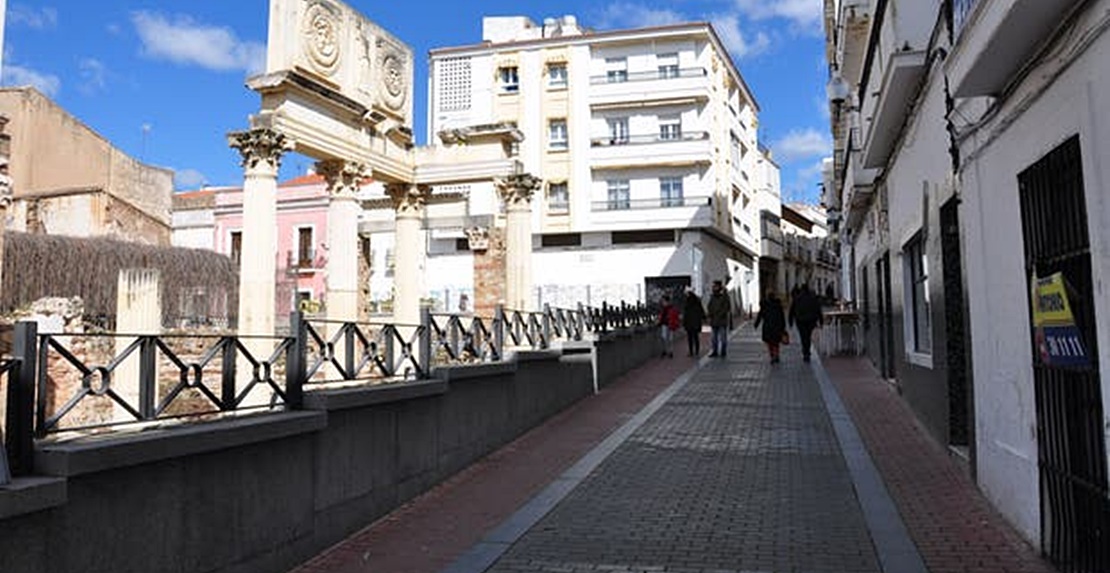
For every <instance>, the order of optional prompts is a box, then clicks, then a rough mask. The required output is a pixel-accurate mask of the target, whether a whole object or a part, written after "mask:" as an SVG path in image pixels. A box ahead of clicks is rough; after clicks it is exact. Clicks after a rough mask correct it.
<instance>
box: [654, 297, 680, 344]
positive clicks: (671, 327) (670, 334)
mask: <svg viewBox="0 0 1110 573" xmlns="http://www.w3.org/2000/svg"><path fill="white" fill-rule="evenodd" d="M680 324H681V322H680V321H679V318H678V309H677V308H675V307H674V305H673V304H671V296H670V295H666V294H665V295H663V308H662V309H660V310H659V337H660V338H661V339H662V341H663V353H662V355H661V356H660V358H674V333H675V331H677V330H678V327H679V325H680Z"/></svg>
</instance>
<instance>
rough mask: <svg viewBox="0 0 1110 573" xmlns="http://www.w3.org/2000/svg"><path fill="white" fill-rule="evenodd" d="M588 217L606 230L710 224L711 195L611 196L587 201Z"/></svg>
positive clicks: (711, 222) (670, 227)
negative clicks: (626, 197)
mask: <svg viewBox="0 0 1110 573" xmlns="http://www.w3.org/2000/svg"><path fill="white" fill-rule="evenodd" d="M590 211H591V213H590V220H591V222H592V223H593V224H595V225H599V226H604V227H605V228H608V229H672V228H675V227H676V226H677V227H682V228H686V227H708V226H711V225H713V198H712V197H705V196H700V197H655V198H653V199H613V200H607V201H594V202H593V203H591V204H590Z"/></svg>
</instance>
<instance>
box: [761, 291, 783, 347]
mask: <svg viewBox="0 0 1110 573" xmlns="http://www.w3.org/2000/svg"><path fill="white" fill-rule="evenodd" d="M760 325H762V326H763V332H762V333H761V338H762V339H763V343H764V344H766V345H767V353H768V354H769V355H770V356H771V364H778V363H779V345H781V344H782V341H783V338H784V337H785V336H786V317H785V316H784V315H783V310H782V301H780V300H779V295H778V294H776V293H775V291H773V290H768V291H767V296H765V297H764V298H763V301H762V302H760V303H759V314H757V315H756V316H755V324H754V325H753V326H754V327H755V328H759V327H760Z"/></svg>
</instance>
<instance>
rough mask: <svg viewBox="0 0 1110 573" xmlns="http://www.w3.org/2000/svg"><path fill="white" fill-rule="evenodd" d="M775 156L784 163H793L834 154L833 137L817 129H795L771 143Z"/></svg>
mask: <svg viewBox="0 0 1110 573" xmlns="http://www.w3.org/2000/svg"><path fill="white" fill-rule="evenodd" d="M771 149H773V150H774V151H775V157H776V158H777V159H778V160H779V161H781V162H782V163H791V162H793V161H798V160H802V159H809V158H812V157H825V156H827V155H831V154H832V137H831V136H830V135H829V134H827V133H825V132H823V131H818V130H816V129H813V128H810V129H806V130H793V131H791V132H790V133H788V134H786V136H785V137H783V138H782V139H779V140H778V141H776V142H775V143H773V144H771Z"/></svg>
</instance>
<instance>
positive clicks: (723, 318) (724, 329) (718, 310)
mask: <svg viewBox="0 0 1110 573" xmlns="http://www.w3.org/2000/svg"><path fill="white" fill-rule="evenodd" d="M707 310H708V311H709V326H710V328H711V329H712V338H711V340H710V342H711V343H712V344H711V345H710V349H709V355H710V356H718V357H721V358H723V357H724V356H725V355H726V354H728V323H729V321H730V320H731V319H732V302H731V301H729V300H728V295H727V294H725V287H724V285H723V284H721V281H713V294H711V295H710V296H709V308H708V309H707Z"/></svg>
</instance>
